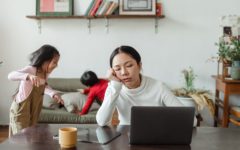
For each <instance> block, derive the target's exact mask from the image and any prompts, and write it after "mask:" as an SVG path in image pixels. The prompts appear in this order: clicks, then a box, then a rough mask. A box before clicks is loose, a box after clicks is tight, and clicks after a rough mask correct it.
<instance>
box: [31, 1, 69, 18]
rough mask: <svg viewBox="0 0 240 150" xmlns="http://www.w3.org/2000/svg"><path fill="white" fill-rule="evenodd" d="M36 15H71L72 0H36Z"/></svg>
mask: <svg viewBox="0 0 240 150" xmlns="http://www.w3.org/2000/svg"><path fill="white" fill-rule="evenodd" d="M36 15H37V16H71V15H73V0H36Z"/></svg>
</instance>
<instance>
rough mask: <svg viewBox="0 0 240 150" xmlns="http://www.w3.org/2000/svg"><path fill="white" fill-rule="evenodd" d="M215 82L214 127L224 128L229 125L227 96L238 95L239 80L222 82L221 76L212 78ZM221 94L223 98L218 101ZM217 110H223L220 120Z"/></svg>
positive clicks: (239, 91) (239, 90)
mask: <svg viewBox="0 0 240 150" xmlns="http://www.w3.org/2000/svg"><path fill="white" fill-rule="evenodd" d="M212 77H213V78H214V79H215V81H216V91H215V114H214V126H215V127H216V126H217V125H218V123H219V124H220V125H221V126H222V127H224V128H227V127H228V123H229V95H231V94H240V80H230V79H229V80H227V79H225V80H222V78H221V76H220V75H218V76H212ZM220 92H223V94H224V98H223V100H221V99H220V97H219V93H220ZM219 108H222V109H223V115H222V118H221V119H220V118H219Z"/></svg>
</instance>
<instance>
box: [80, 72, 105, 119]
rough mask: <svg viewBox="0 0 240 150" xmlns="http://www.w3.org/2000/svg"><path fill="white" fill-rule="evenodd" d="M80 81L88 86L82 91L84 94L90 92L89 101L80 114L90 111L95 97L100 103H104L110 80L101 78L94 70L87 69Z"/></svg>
mask: <svg viewBox="0 0 240 150" xmlns="http://www.w3.org/2000/svg"><path fill="white" fill-rule="evenodd" d="M80 81H81V82H82V83H83V84H84V85H86V86H88V88H86V89H83V91H81V92H82V93H83V94H88V96H87V101H86V103H85V104H84V106H83V108H82V111H81V112H80V115H84V114H87V113H88V110H89V109H90V107H91V106H92V103H93V102H94V100H95V99H96V101H97V103H98V104H100V105H101V104H102V102H103V99H104V95H105V91H106V89H107V86H108V80H105V79H99V78H98V77H97V75H96V74H95V73H94V72H93V71H85V72H84V73H83V75H82V76H81V78H80Z"/></svg>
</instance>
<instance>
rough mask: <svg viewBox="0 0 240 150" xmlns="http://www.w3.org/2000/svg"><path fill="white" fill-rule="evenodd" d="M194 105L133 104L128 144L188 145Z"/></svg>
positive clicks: (191, 129) (190, 138)
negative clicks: (154, 105)
mask: <svg viewBox="0 0 240 150" xmlns="http://www.w3.org/2000/svg"><path fill="white" fill-rule="evenodd" d="M194 112H195V108H194V107H159V106H158V107H152V106H133V107H132V109H131V126H130V135H129V142H130V144H152V145H189V144H190V143H191V141H192V131H193V122H194Z"/></svg>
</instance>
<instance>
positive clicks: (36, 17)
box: [26, 15, 165, 33]
mask: <svg viewBox="0 0 240 150" xmlns="http://www.w3.org/2000/svg"><path fill="white" fill-rule="evenodd" d="M26 18H28V19H35V20H37V24H38V31H39V33H41V30H42V23H41V21H42V20H45V19H46V20H47V19H87V20H88V23H87V27H88V31H89V33H91V20H93V19H105V28H106V33H108V31H109V19H154V20H155V24H154V28H155V33H158V20H159V19H163V18H165V16H164V15H162V16H156V15H109V16H97V17H89V16H35V15H29V16H26Z"/></svg>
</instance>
